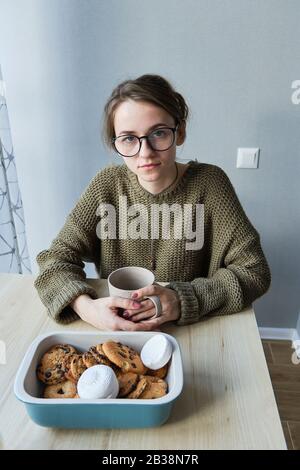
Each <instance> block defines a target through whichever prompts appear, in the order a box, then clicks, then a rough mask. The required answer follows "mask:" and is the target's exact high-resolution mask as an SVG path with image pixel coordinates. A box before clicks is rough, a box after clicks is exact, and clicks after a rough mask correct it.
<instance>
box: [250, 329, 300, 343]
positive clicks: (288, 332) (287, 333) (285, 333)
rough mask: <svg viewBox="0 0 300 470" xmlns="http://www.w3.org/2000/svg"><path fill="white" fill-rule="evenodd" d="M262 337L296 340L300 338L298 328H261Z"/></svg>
mask: <svg viewBox="0 0 300 470" xmlns="http://www.w3.org/2000/svg"><path fill="white" fill-rule="evenodd" d="M259 334H260V337H261V339H279V340H290V341H295V340H297V339H300V338H299V336H298V333H297V330H296V328H265V327H261V328H259Z"/></svg>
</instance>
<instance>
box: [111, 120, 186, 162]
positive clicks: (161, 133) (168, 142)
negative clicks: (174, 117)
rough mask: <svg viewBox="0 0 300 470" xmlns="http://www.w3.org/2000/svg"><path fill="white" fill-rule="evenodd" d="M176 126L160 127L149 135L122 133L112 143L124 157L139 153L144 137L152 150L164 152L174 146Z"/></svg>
mask: <svg viewBox="0 0 300 470" xmlns="http://www.w3.org/2000/svg"><path fill="white" fill-rule="evenodd" d="M178 126H179V124H177V126H176V127H159V128H158V129H155V130H154V131H152V132H150V134H148V135H143V136H142V137H137V136H136V135H130V134H128V135H120V136H118V137H114V138H113V139H112V141H111V142H112V144H113V146H114V148H115V150H116V152H117V153H118V154H119V155H121V156H123V157H134V156H135V155H137V154H138V153H139V151H140V150H141V146H142V139H146V140H147V143H148V144H149V146H150V147H151V149H152V150H158V151H160V152H164V151H165V150H168V149H169V148H171V147H172V145H173V144H174V141H175V133H176V131H177V129H178Z"/></svg>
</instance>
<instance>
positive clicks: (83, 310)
mask: <svg viewBox="0 0 300 470" xmlns="http://www.w3.org/2000/svg"><path fill="white" fill-rule="evenodd" d="M92 302H93V299H92V298H91V297H90V296H89V295H88V294H81V295H79V296H78V297H76V299H74V300H72V302H71V303H70V307H71V308H72V309H73V310H74V312H75V313H77V315H78V316H79V317H80V318H81V319H82V320H85V318H86V315H88V313H89V311H90V309H91V303H92Z"/></svg>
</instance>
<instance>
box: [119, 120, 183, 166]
mask: <svg viewBox="0 0 300 470" xmlns="http://www.w3.org/2000/svg"><path fill="white" fill-rule="evenodd" d="M178 127H179V124H177V125H176V127H158V128H157V129H154V130H153V131H151V132H150V133H149V134H148V135H142V136H141V137H138V136H137V135H133V134H121V135H118V136H117V137H114V138H113V139H112V140H111V143H112V144H113V146H114V150H115V151H116V152H117V154H118V155H120V156H122V157H125V158H131V157H135V156H136V155H137V154H138V153H139V151H140V150H141V146H142V139H146V140H147V143H148V145H149V146H150V148H151V149H152V150H154V152H165V151H166V150H169V149H170V148H171V147H172V145H173V144H174V141H175V133H176V131H177V129H178ZM163 129H169V130H171V131H172V132H173V141H172V143H171V145H170V146H169V147H168V148H166V149H164V150H156V149H155V148H153V147H152V145H151V142H150V140H149V136H150V135H151V134H153V133H154V132H156V131H160V130H163ZM125 136H127V137H129V136H131V137H135V138H136V139H138V140H139V144H140V146H139V149H138V151H137V152H136V153H135V154H134V155H123V154H122V153H120V152H119V151H118V150H117V148H116V144H115V141H116V140H117V139H118V138H119V137H125Z"/></svg>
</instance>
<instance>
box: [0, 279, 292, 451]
mask: <svg viewBox="0 0 300 470" xmlns="http://www.w3.org/2000/svg"><path fill="white" fill-rule="evenodd" d="M33 280H34V277H33V276H24V275H18V274H0V341H2V342H4V343H5V346H6V356H7V361H6V362H7V363H6V365H0V449H1V448H2V449H106V450H116V449H123V450H124V449H144V450H149V449H154V450H159V449H190V450H191V449H286V444H285V439H284V435H283V432H282V428H281V423H280V419H279V415H278V410H277V406H276V402H275V398H274V393H273V389H272V385H271V381H270V377H269V373H268V369H267V365H266V361H265V357H264V353H263V348H262V344H261V341H260V337H259V332H258V328H257V324H256V320H255V315H254V312H253V310H252V308H248V309H245V310H244V311H243V312H240V313H238V314H234V315H230V316H225V317H215V318H210V319H206V320H203V321H201V322H199V323H195V324H193V325H190V326H183V327H182V326H181V327H178V326H175V325H168V326H165V327H164V328H163V331H165V332H167V333H169V334H172V335H174V336H175V337H176V339H177V341H178V342H179V344H180V347H181V351H182V358H183V367H184V388H183V392H182V394H181V395H180V397H179V398H178V400H177V401H176V402H175V405H174V407H173V409H172V413H171V416H170V418H169V420H168V421H167V422H166V423H165V424H164V425H162V426H160V427H156V428H150V429H149V428H148V429H138V430H135V429H131V430H119V429H113V430H63V429H59V430H57V429H50V428H43V427H40V426H38V425H36V424H35V423H33V422H32V421H31V420H30V419H29V417H28V416H27V414H26V410H25V407H24V405H23V404H22V403H21V402H19V401H18V400H17V399H16V398H15V396H14V393H13V384H14V379H15V375H16V371H17V369H18V367H19V364H20V362H21V360H22V358H23V356H24V353H25V351H26V350H27V348H28V346H29V344H30V343H31V341H33V339H34V338H35V337H36V336H37V335H38V334H40V333H45V332H48V331H53V330H62V329H63V330H85V331H87V330H90V331H92V330H94V328H93V327H91V326H89V325H88V324H86V323H84V322H82V321H76V322H74V323H72V324H71V325H68V326H61V325H58V324H56V323H54V322H53V321H52V320H51V319H49V318H48V316H47V314H46V310H45V307H44V306H43V304H42V303H41V301H40V299H39V297H38V295H37V292H36V290H35V288H34V286H33ZM89 282H90V283H91V285H93V286H94V287H95V288H96V289H97V291H98V292H99V296H105V295H108V294H107V283H106V280H89ZM162 285H164V283H162ZM2 346H3V343H2Z"/></svg>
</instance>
